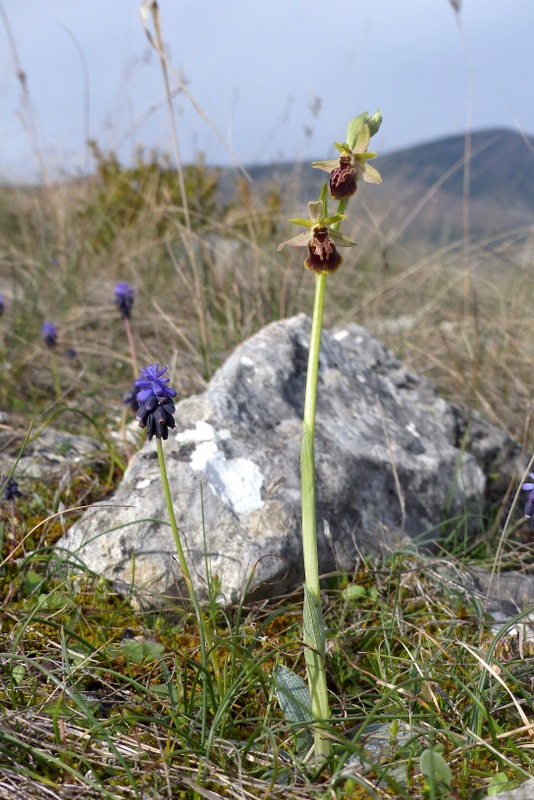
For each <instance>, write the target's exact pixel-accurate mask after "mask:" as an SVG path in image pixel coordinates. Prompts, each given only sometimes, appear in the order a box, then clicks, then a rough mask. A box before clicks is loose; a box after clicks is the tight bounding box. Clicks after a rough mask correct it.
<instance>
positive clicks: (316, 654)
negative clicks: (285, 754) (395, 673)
mask: <svg viewBox="0 0 534 800" xmlns="http://www.w3.org/2000/svg"><path fill="white" fill-rule="evenodd" d="M326 277H327V276H326V273H323V274H320V275H316V276H315V298H314V303H313V317H312V327H311V335H310V350H309V355H308V372H307V376H306V394H305V397H304V418H303V423H302V445H301V454H300V470H301V497H302V551H303V557H304V581H305V584H304V585H305V594H306V592H309V594H310V595H311V597H312V598H314V599H315V601H316V602H314V603H313V613H312V612H310V603H306V602H305V604H304V635H303V639H304V642H305V650H304V653H305V659H306V673H307V678H308V687H309V690H310V699H311V709H312V717H313V719H314V720H317V721H318V722H317V723H316V724H315V726H314V744H315V756H316V757H328V755H329V752H330V742H329V739H328V738H327V736H325V733H324V726H325V721H326V720H328V718H329V716H330V713H329V707H328V691H327V686H326V670H325V664H324V651H325V633H324V622H323V620H322V612H321V605H320V602H321V594H320V585H319V559H318V554H317V520H316V486H315V454H314V439H315V408H316V400H317V378H318V372H319V350H320V346H321V329H322V323H323V308H324V298H325V291H326ZM321 628H322V630H321Z"/></svg>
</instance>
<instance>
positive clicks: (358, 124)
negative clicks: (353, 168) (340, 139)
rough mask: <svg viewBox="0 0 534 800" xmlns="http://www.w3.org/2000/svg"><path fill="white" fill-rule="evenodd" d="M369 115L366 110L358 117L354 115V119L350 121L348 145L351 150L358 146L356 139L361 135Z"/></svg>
mask: <svg viewBox="0 0 534 800" xmlns="http://www.w3.org/2000/svg"><path fill="white" fill-rule="evenodd" d="M368 116H369V114H368V112H367V111H364V112H363V114H360V115H359V116H358V117H354V119H352V120H351V121H350V122H349V126H348V128H347V146H348V148H349V150H350V151H351V152H352V150H354V148H355V146H356V141H357V139H358V136H359V135H360V131H361V129H362V125H365V123H366V122H367V118H368Z"/></svg>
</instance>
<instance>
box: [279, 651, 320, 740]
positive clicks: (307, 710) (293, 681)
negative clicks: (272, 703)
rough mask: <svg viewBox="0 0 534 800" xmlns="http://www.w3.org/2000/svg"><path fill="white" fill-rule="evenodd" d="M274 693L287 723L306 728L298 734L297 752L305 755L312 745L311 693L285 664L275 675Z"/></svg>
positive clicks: (281, 665) (280, 665)
mask: <svg viewBox="0 0 534 800" xmlns="http://www.w3.org/2000/svg"><path fill="white" fill-rule="evenodd" d="M274 691H275V694H276V697H277V699H278V702H279V704H280V708H281V709H282V712H283V714H284V718H285V719H286V720H287V722H290V723H292V724H293V725H295V724H296V725H303V726H306V727H305V728H304V729H303V730H301V731H299V732H297V734H296V739H297V750H298V751H299V753H304V752H306V751H307V750H309V748H310V747H311V745H312V742H313V738H312V734H311V731H310V729H309V727H308V726H309V725H311V723H312V720H313V715H312V707H311V700H310V692H309V691H308V687H307V686H306V684H305V683H304V681H303V680H302V678H301V677H300V676H299V675H296V674H295V673H294V672H293V670H291V669H289V667H286V666H285V665H284V664H279V665H278V666H277V667H276V672H275V673H274Z"/></svg>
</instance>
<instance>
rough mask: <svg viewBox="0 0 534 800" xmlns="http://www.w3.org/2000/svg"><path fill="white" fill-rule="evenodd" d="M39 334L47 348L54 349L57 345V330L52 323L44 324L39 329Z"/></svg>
mask: <svg viewBox="0 0 534 800" xmlns="http://www.w3.org/2000/svg"><path fill="white" fill-rule="evenodd" d="M41 334H42V336H43V338H44V341H45V344H46V346H47V347H55V346H56V344H57V328H56V326H55V325H54V323H53V322H45V323H44V325H43V327H42V328H41Z"/></svg>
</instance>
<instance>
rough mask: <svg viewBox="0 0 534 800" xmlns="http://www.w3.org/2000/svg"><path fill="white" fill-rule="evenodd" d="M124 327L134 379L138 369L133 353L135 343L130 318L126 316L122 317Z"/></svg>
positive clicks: (136, 376)
mask: <svg viewBox="0 0 534 800" xmlns="http://www.w3.org/2000/svg"><path fill="white" fill-rule="evenodd" d="M124 327H125V329H126V336H127V338H128V344H129V346H130V358H131V359H132V369H133V374H134V381H135V380H136V378H138V377H139V370H138V368H137V356H136V353H135V344H134V339H133V334H132V326H131V325H130V320H129V319H128V317H124Z"/></svg>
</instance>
